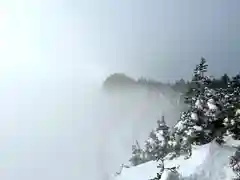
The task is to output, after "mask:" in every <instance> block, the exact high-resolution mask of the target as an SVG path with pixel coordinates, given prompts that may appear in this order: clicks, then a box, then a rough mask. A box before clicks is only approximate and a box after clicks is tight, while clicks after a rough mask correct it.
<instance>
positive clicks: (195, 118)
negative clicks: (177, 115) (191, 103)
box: [191, 112, 198, 121]
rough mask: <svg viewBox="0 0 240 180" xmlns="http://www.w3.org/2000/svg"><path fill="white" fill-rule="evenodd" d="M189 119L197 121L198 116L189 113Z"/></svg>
mask: <svg viewBox="0 0 240 180" xmlns="http://www.w3.org/2000/svg"><path fill="white" fill-rule="evenodd" d="M191 119H192V120H194V121H197V120H198V115H197V113H194V112H192V113H191Z"/></svg>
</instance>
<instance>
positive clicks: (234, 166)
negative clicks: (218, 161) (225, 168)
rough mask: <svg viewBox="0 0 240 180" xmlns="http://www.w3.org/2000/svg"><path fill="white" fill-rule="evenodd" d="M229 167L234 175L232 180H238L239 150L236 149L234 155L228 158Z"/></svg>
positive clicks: (239, 173) (239, 168)
mask: <svg viewBox="0 0 240 180" xmlns="http://www.w3.org/2000/svg"><path fill="white" fill-rule="evenodd" d="M230 166H231V168H232V170H233V172H234V173H235V174H236V177H235V178H234V180H240V148H238V149H237V151H236V152H235V154H234V155H233V156H232V157H231V158H230Z"/></svg>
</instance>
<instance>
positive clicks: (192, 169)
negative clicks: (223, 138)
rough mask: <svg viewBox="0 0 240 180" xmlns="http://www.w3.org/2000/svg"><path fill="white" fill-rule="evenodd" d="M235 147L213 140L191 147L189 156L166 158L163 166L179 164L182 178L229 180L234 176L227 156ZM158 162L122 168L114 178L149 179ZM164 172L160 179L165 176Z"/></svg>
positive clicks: (168, 166) (125, 179)
mask: <svg viewBox="0 0 240 180" xmlns="http://www.w3.org/2000/svg"><path fill="white" fill-rule="evenodd" d="M235 151H236V149H235V148H233V147H230V146H228V145H223V146H220V145H218V144H217V143H215V142H212V143H209V144H206V145H203V146H196V147H193V153H192V156H191V158H189V159H184V156H180V157H178V158H176V159H173V160H166V161H165V167H167V168H171V167H174V166H180V167H179V169H178V172H179V173H180V175H181V176H182V177H183V178H186V179H188V178H190V179H191V177H192V178H193V179H195V180H198V179H199V180H231V179H232V177H233V176H234V173H233V172H232V170H231V168H230V167H229V157H230V156H231V155H233V154H234V152H235ZM158 164H159V163H158V162H153V161H150V162H147V163H144V164H141V165H139V166H136V167H131V168H129V169H123V171H122V173H121V174H120V175H119V176H116V177H114V180H149V179H151V178H154V177H156V174H157V173H158V172H159V169H158V168H157V165H158ZM167 174H168V173H166V172H165V173H164V174H163V176H162V180H165V179H169V178H167V176H168V175H167Z"/></svg>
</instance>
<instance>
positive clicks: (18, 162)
mask: <svg viewBox="0 0 240 180" xmlns="http://www.w3.org/2000/svg"><path fill="white" fill-rule="evenodd" d="M33 2H35V1H21V2H19V1H7V0H6V1H3V2H2V1H1V5H2V6H1V12H2V16H1V26H2V27H3V28H2V27H1V29H0V37H1V41H0V45H1V49H0V60H1V65H0V67H1V70H0V72H1V77H0V80H1V81H0V159H1V160H0V178H1V179H4V180H33V179H34V180H38V179H39V180H42V179H45V180H55V179H56V180H79V179H89V180H98V179H99V180H102V178H103V177H104V176H105V175H106V173H109V172H113V171H116V170H117V169H118V166H119V165H120V164H121V163H124V162H126V161H127V160H128V158H129V157H130V153H131V145H132V143H133V142H134V140H135V139H139V140H140V141H143V139H144V138H145V137H146V136H147V135H148V133H149V131H150V130H151V129H152V128H153V127H154V126H155V122H156V120H157V118H159V117H160V116H161V114H162V111H165V113H166V116H167V117H169V119H171V117H172V114H171V113H168V112H167V111H171V110H172V109H171V108H172V107H171V106H170V105H169V104H168V102H167V101H166V100H164V98H162V97H160V96H159V95H158V94H155V95H153V96H149V94H148V92H146V90H144V89H140V90H138V91H135V92H134V93H133V92H128V93H124V94H122V95H113V96H110V95H109V94H106V93H104V92H102V90H101V86H100V85H101V83H102V81H103V79H104V77H106V75H107V74H108V73H106V72H107V71H106V69H107V68H106V69H105V68H104V67H107V64H106V65H104V66H103V65H102V64H101V63H98V62H97V61H93V60H89V59H94V58H96V59H97V56H96V57H95V55H94V53H97V52H96V49H95V50H94V48H92V52H91V48H90V46H88V44H87V41H84V39H83V41H84V43H86V47H85V46H84V43H83V44H82V46H81V48H80V50H79V51H80V53H79V54H81V55H82V56H80V55H79V54H78V53H77V55H76V57H75V53H76V51H77V48H78V46H77V45H76V44H75V46H74V45H73V44H74V42H71V40H72V39H71V38H72V33H76V32H75V31H73V29H71V27H72V26H71V22H69V21H68V20H70V19H71V18H70V19H68V18H67V16H68V15H62V16H61V15H59V16H60V17H61V18H60V17H55V16H54V13H56V12H54V8H47V7H49V6H46V8H44V7H45V5H41V3H40V2H38V3H37V2H36V3H33ZM59 3H60V2H59ZM40 6H42V7H43V8H42V9H41V12H40V10H39V7H40ZM57 6H58V4H54V3H53V4H52V7H55V8H56V9H57V8H58V7H57ZM50 12H51V13H52V14H51V13H50ZM48 16H49V17H48ZM59 18H60V20H59ZM65 18H66V19H67V20H66V19H65ZM54 23H55V24H54ZM57 30H58V31H57ZM62 35H64V37H63V38H62ZM59 39H60V40H61V41H58V40H59ZM78 40H79V41H80V39H78ZM71 45H72V46H71ZM82 48H83V49H82ZM133 71H134V70H133Z"/></svg>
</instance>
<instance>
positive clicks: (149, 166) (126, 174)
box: [114, 161, 159, 180]
mask: <svg viewBox="0 0 240 180" xmlns="http://www.w3.org/2000/svg"><path fill="white" fill-rule="evenodd" d="M158 164H159V163H157V162H153V161H150V162H147V163H144V164H141V165H138V166H135V167H132V168H129V169H123V171H122V173H121V175H119V176H116V177H114V180H148V179H151V178H154V177H155V176H156V174H157V173H158V172H159V169H158V168H157V166H158Z"/></svg>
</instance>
